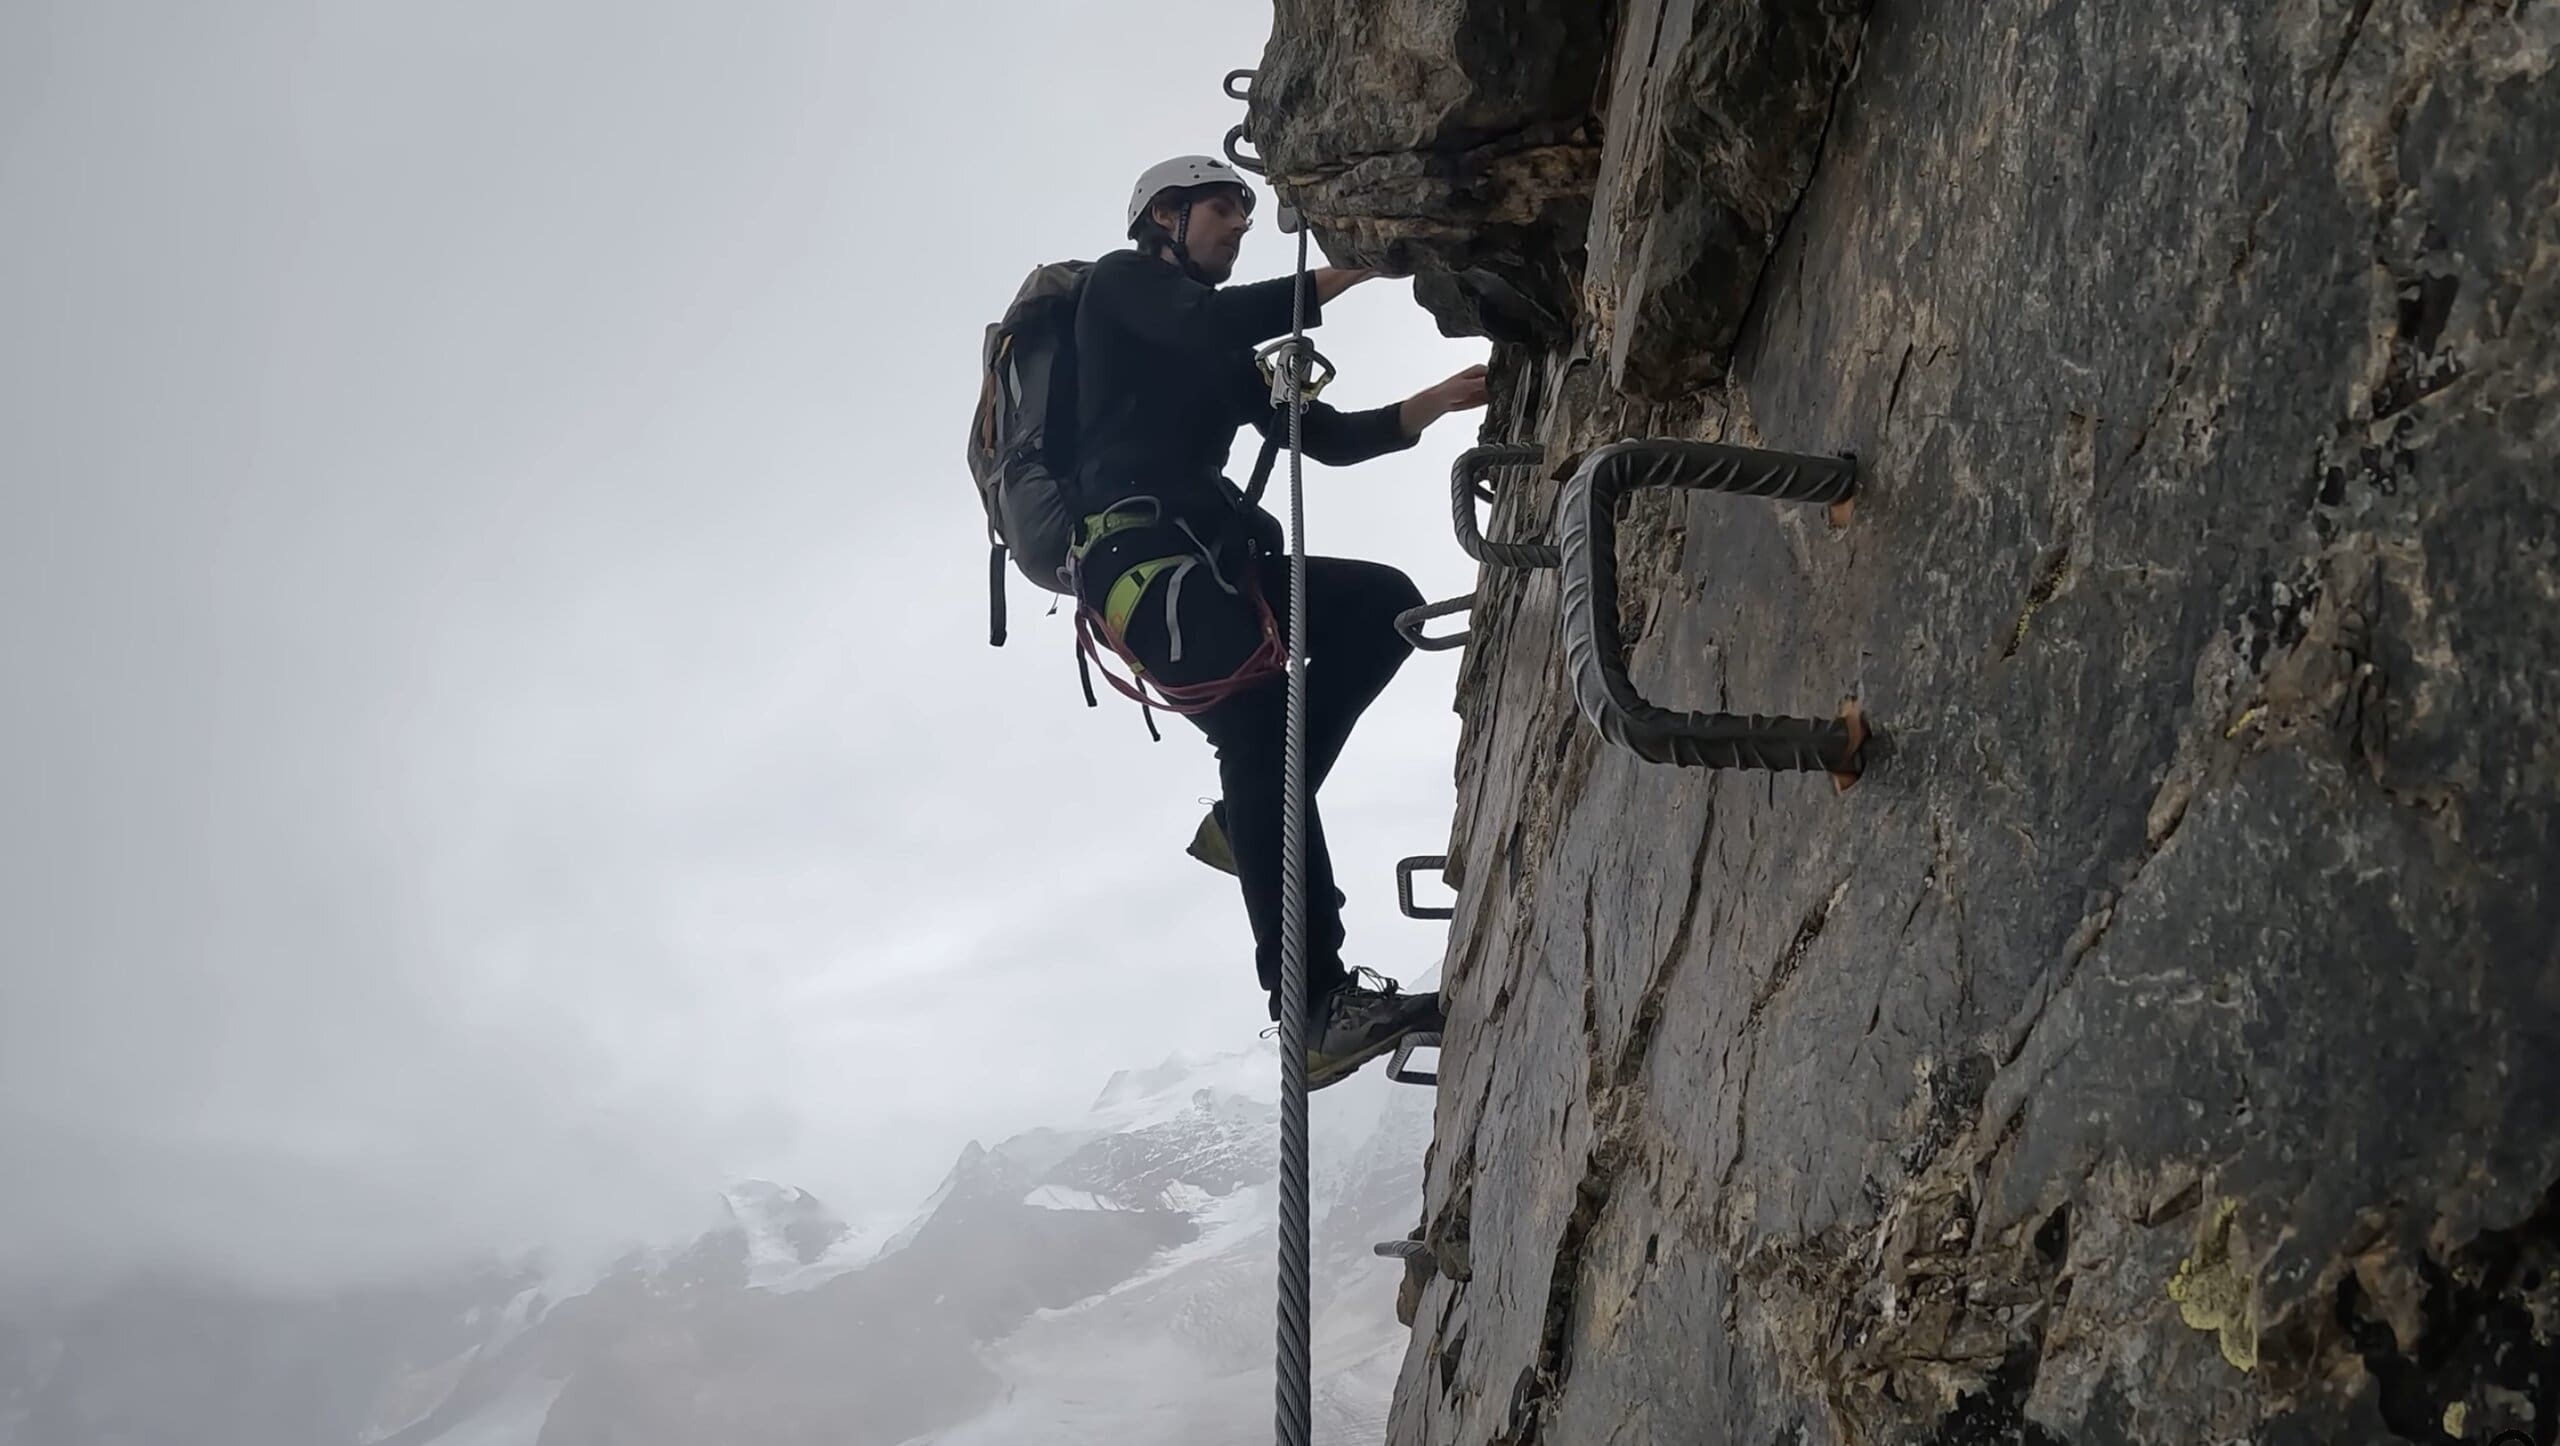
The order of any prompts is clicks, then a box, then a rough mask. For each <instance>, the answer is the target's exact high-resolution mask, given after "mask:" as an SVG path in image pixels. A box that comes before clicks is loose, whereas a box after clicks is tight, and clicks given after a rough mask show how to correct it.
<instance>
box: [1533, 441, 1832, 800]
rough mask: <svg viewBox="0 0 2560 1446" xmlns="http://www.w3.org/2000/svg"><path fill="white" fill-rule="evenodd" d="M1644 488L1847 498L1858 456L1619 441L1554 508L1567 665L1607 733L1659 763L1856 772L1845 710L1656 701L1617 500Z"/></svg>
mask: <svg viewBox="0 0 2560 1446" xmlns="http://www.w3.org/2000/svg"><path fill="white" fill-rule="evenodd" d="M1640 487H1681V488H1689V489H1693V490H1702V491H1713V492H1730V493H1734V494H1736V495H1738V496H1744V497H1768V498H1772V499H1775V500H1778V501H1782V502H1839V501H1842V500H1844V499H1846V498H1847V497H1848V496H1849V495H1850V493H1852V492H1853V491H1855V490H1856V489H1857V463H1856V461H1855V459H1853V458H1848V457H1815V456H1808V455H1804V454H1800V453H1794V452H1765V451H1758V450H1755V449H1753V448H1749V447H1733V446H1727V445H1725V444H1724V443H1721V442H1690V441H1670V440H1663V441H1644V442H1612V443H1610V444H1609V445H1608V446H1605V447H1602V448H1600V449H1599V450H1597V451H1595V452H1593V453H1592V454H1591V455H1590V456H1589V457H1587V458H1585V459H1584V460H1583V463H1582V465H1581V467H1579V468H1578V469H1576V470H1575V472H1574V474H1573V476H1572V478H1571V479H1569V480H1568V481H1567V482H1566V483H1565V487H1564V495H1563V496H1562V498H1561V499H1560V500H1559V501H1558V503H1557V509H1556V511H1557V515H1556V528H1557V542H1558V544H1559V545H1560V547H1561V549H1562V552H1563V569H1564V577H1563V596H1564V649H1565V666H1566V668H1567V669H1568V670H1569V671H1570V673H1571V674H1572V678H1573V696H1574V701H1575V703H1576V704H1577V705H1578V706H1579V707H1580V708H1581V710H1582V716H1583V717H1584V718H1586V719H1588V720H1589V721H1590V723H1591V725H1592V726H1593V727H1594V728H1596V729H1598V730H1599V732H1600V736H1601V737H1603V738H1605V739H1607V740H1608V741H1609V742H1611V743H1614V744H1616V745H1617V746H1619V747H1621V748H1624V749H1626V750H1627V751H1628V752H1630V753H1633V754H1635V755H1636V756H1637V757H1639V758H1643V759H1646V760H1648V761H1650V762H1654V763H1671V764H1678V765H1680V766H1683V767H1689V768H1758V769H1778V770H1797V771H1822V772H1829V773H1833V774H1850V773H1854V772H1855V771H1856V768H1857V763H1856V755H1857V752H1858V746H1859V743H1860V742H1861V741H1862V737H1861V734H1860V732H1859V731H1858V730H1856V729H1854V728H1853V725H1852V723H1851V721H1850V719H1849V718H1848V717H1847V716H1846V715H1845V714H1844V716H1843V717H1841V718H1830V719H1815V718H1792V717H1779V716H1765V715H1762V714H1757V713H1750V714H1741V713H1690V712H1682V711H1678V710H1674V709H1669V708H1663V707H1658V706H1656V705H1655V704H1653V703H1651V702H1648V701H1646V699H1645V698H1644V696H1643V695H1642V694H1641V693H1639V692H1637V691H1636V687H1635V684H1634V683H1633V682H1632V681H1631V680H1630V679H1629V678H1628V677H1627V670H1626V664H1625V662H1624V661H1623V655H1624V652H1625V648H1624V645H1623V643H1622V642H1621V640H1620V638H1619V634H1618V556H1617V546H1618V523H1617V504H1618V500H1619V499H1620V498H1621V497H1623V496H1625V495H1626V494H1627V493H1629V492H1631V491H1634V490H1635V489H1637V488H1640Z"/></svg>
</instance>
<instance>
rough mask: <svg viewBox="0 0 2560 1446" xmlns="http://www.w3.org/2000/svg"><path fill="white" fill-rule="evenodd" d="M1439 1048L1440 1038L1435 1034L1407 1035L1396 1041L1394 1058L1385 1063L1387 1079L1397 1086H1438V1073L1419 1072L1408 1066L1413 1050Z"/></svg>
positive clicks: (1433, 1071) (1431, 1071) (1435, 1071)
mask: <svg viewBox="0 0 2560 1446" xmlns="http://www.w3.org/2000/svg"><path fill="white" fill-rule="evenodd" d="M1439 1047H1440V1036H1439V1035H1437V1034H1408V1035H1406V1036H1405V1037H1404V1038H1402V1039H1400V1040H1397V1041H1396V1052H1395V1057H1394V1058H1392V1059H1390V1060H1388V1061H1387V1078H1389V1079H1391V1080H1394V1081H1395V1082H1396V1083H1397V1084H1409V1085H1435V1086H1436V1085H1438V1084H1439V1083H1440V1071H1438V1070H1436V1069H1434V1070H1420V1069H1414V1068H1411V1067H1410V1066H1411V1063H1412V1060H1413V1052H1414V1051H1415V1050H1417V1049H1438V1048H1439Z"/></svg>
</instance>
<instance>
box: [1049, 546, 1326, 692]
mask: <svg viewBox="0 0 2560 1446" xmlns="http://www.w3.org/2000/svg"><path fill="white" fill-rule="evenodd" d="M1077 532H1078V534H1079V538H1078V541H1077V542H1076V543H1075V544H1074V545H1073V546H1071V547H1069V548H1068V550H1067V575H1068V581H1069V587H1070V590H1071V591H1072V593H1073V595H1074V597H1075V599H1076V615H1075V616H1076V674H1077V677H1078V679H1079V680H1080V681H1082V683H1083V684H1084V700H1085V705H1086V706H1087V707H1098V706H1100V700H1098V699H1097V698H1095V696H1094V692H1093V670H1094V669H1097V668H1098V669H1100V670H1101V673H1102V678H1103V681H1104V682H1107V683H1109V684H1110V685H1111V686H1112V688H1113V690H1114V691H1116V692H1118V693H1120V694H1121V695H1122V696H1123V697H1126V698H1129V699H1132V700H1134V701H1135V702H1136V703H1137V704H1138V706H1139V708H1140V709H1141V710H1153V709H1157V708H1161V709H1163V710H1164V711H1165V712H1168V713H1179V714H1183V715H1185V716H1191V715H1195V714H1199V713H1205V712H1207V711H1208V710H1209V709H1211V708H1214V707H1216V706H1218V705H1219V704H1220V703H1223V702H1225V701H1227V700H1228V699H1229V698H1232V697H1234V696H1236V695H1237V694H1238V693H1242V692H1244V691H1246V690H1247V689H1250V688H1255V687H1259V686H1261V685H1262V684H1264V683H1267V682H1269V681H1270V680H1271V679H1272V678H1274V677H1277V676H1279V674H1280V673H1281V671H1282V670H1283V669H1284V668H1285V667H1286V665H1287V662H1288V653H1287V649H1286V647H1285V646H1284V645H1283V644H1282V642H1281V639H1280V628H1279V623H1278V621H1277V620H1276V619H1274V618H1273V617H1272V615H1271V604H1270V602H1269V601H1268V600H1267V599H1266V598H1265V597H1264V596H1263V592H1262V588H1261V585H1260V584H1259V583H1258V582H1257V581H1256V576H1257V570H1258V569H1257V560H1256V559H1254V558H1252V557H1250V556H1248V557H1247V558H1245V560H1244V563H1243V568H1242V572H1243V576H1242V577H1241V579H1239V580H1235V581H1230V580H1229V579H1228V577H1227V575H1226V573H1225V571H1224V569H1222V568H1221V567H1220V565H1219V553H1220V551H1221V546H1220V545H1219V544H1213V543H1209V542H1206V541H1203V540H1202V539H1201V537H1200V534H1199V533H1197V532H1195V531H1193V530H1192V528H1191V525H1190V524H1189V523H1187V522H1185V521H1183V520H1182V519H1180V518H1175V519H1173V520H1172V521H1171V522H1169V523H1168V522H1167V521H1166V520H1165V517H1164V505H1163V503H1162V502H1160V501H1159V500H1158V499H1156V498H1154V497H1148V496H1139V497H1125V498H1122V499H1121V500H1119V501H1117V502H1114V503H1112V504H1111V505H1110V506H1109V507H1106V508H1104V509H1103V510H1102V511H1100V512H1097V513H1094V514H1092V515H1090V516H1088V517H1086V518H1085V519H1084V520H1083V522H1082V523H1081V524H1080V525H1079V526H1078V528H1077ZM1098 553H1099V554H1102V555H1103V556H1104V557H1105V561H1106V563H1107V564H1108V565H1109V569H1110V570H1111V571H1113V572H1114V574H1115V575H1114V576H1113V578H1112V581H1111V585H1110V587H1109V588H1108V589H1106V590H1105V591H1104V594H1103V599H1102V604H1101V606H1100V607H1098V608H1097V607H1096V606H1095V605H1094V604H1093V602H1092V601H1091V599H1090V598H1089V597H1088V595H1087V589H1086V586H1085V575H1086V574H1085V569H1086V564H1087V560H1088V559H1090V558H1092V557H1094V556H1096V555H1097V554H1098ZM1195 573H1205V574H1206V576H1207V578H1208V581H1209V583H1210V585H1213V586H1215V587H1217V588H1218V589H1219V590H1220V591H1223V592H1225V593H1226V594H1228V595H1229V596H1231V597H1242V598H1245V599H1248V600H1249V601H1251V603H1252V604H1253V608H1254V612H1255V615H1256V617H1257V619H1258V621H1259V622H1260V624H1261V631H1262V639H1261V641H1260V643H1258V644H1257V645H1256V646H1255V648H1254V650H1253V652H1252V653H1250V654H1248V655H1247V656H1246V658H1245V659H1244V661H1243V662H1242V663H1240V664H1238V665H1237V667H1236V669H1235V671H1233V672H1231V673H1229V674H1227V675H1226V676H1225V677H1223V678H1212V679H1209V680H1207V681H1205V682H1199V683H1186V684H1176V683H1169V682H1165V681H1163V680H1161V679H1154V678H1150V677H1148V676H1147V670H1146V667H1145V665H1144V664H1142V663H1141V662H1139V661H1138V657H1137V654H1136V653H1135V652H1133V651H1132V650H1131V649H1130V647H1129V644H1128V628H1129V620H1130V618H1131V617H1132V616H1134V615H1135V613H1136V612H1137V608H1138V604H1139V602H1140V601H1141V600H1142V599H1143V598H1144V597H1145V595H1146V592H1147V589H1148V588H1149V587H1150V586H1152V585H1153V584H1154V582H1155V580H1156V579H1157V578H1158V577H1165V576H1166V574H1170V576H1169V577H1166V581H1165V587H1164V619H1165V635H1166V638H1167V640H1168V648H1167V651H1168V652H1169V653H1170V655H1171V660H1172V661H1174V662H1180V661H1181V660H1182V611H1181V609H1182V590H1183V588H1184V586H1185V585H1186V584H1189V583H1191V582H1192V579H1193V574H1195ZM1097 635H1099V637H1100V639H1101V641H1102V643H1103V644H1107V645H1108V646H1109V647H1110V649H1111V651H1112V652H1113V653H1115V654H1117V655H1118V656H1119V658H1120V661H1121V662H1123V663H1125V664H1127V665H1128V668H1129V673H1130V676H1129V677H1128V678H1126V679H1124V678H1122V677H1120V676H1119V675H1118V674H1116V673H1114V672H1112V671H1111V669H1110V667H1109V665H1107V664H1105V663H1104V662H1103V661H1102V652H1101V648H1100V646H1097V644H1096V642H1095V639H1096V636H1097ZM1150 690H1152V691H1150ZM1147 730H1148V732H1149V733H1150V734H1153V733H1154V732H1155V721H1154V719H1153V717H1152V716H1150V717H1149V718H1148V720H1147Z"/></svg>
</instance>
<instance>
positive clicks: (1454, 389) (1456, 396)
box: [1396, 366, 1487, 437]
mask: <svg viewBox="0 0 2560 1446" xmlns="http://www.w3.org/2000/svg"><path fill="white" fill-rule="evenodd" d="M1486 381H1487V378H1486V376H1485V369H1484V368H1483V367H1482V366H1471V367H1469V368H1467V369H1466V370H1465V371H1462V372H1460V373H1458V374H1457V375H1456V376H1453V377H1451V378H1449V379H1448V380H1447V381H1445V382H1442V383H1440V384H1439V385H1438V386H1433V387H1425V388H1423V389H1422V390H1421V391H1418V392H1416V393H1414V394H1413V395H1412V396H1410V397H1407V398H1406V399H1405V402H1404V405H1403V407H1402V408H1401V409H1399V410H1398V412H1397V414H1396V419H1397V420H1398V421H1399V422H1401V423H1403V425H1404V434H1405V435H1406V436H1408V437H1419V436H1421V435H1422V434H1423V432H1424V430H1425V429H1427V428H1428V427H1430V425H1431V424H1432V423H1434V422H1436V421H1438V420H1440V419H1441V418H1442V417H1445V416H1447V415H1449V414H1450V413H1451V412H1472V411H1474V410H1475V409H1476V408H1478V407H1481V406H1483V405H1484V404H1485V388H1486Z"/></svg>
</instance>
